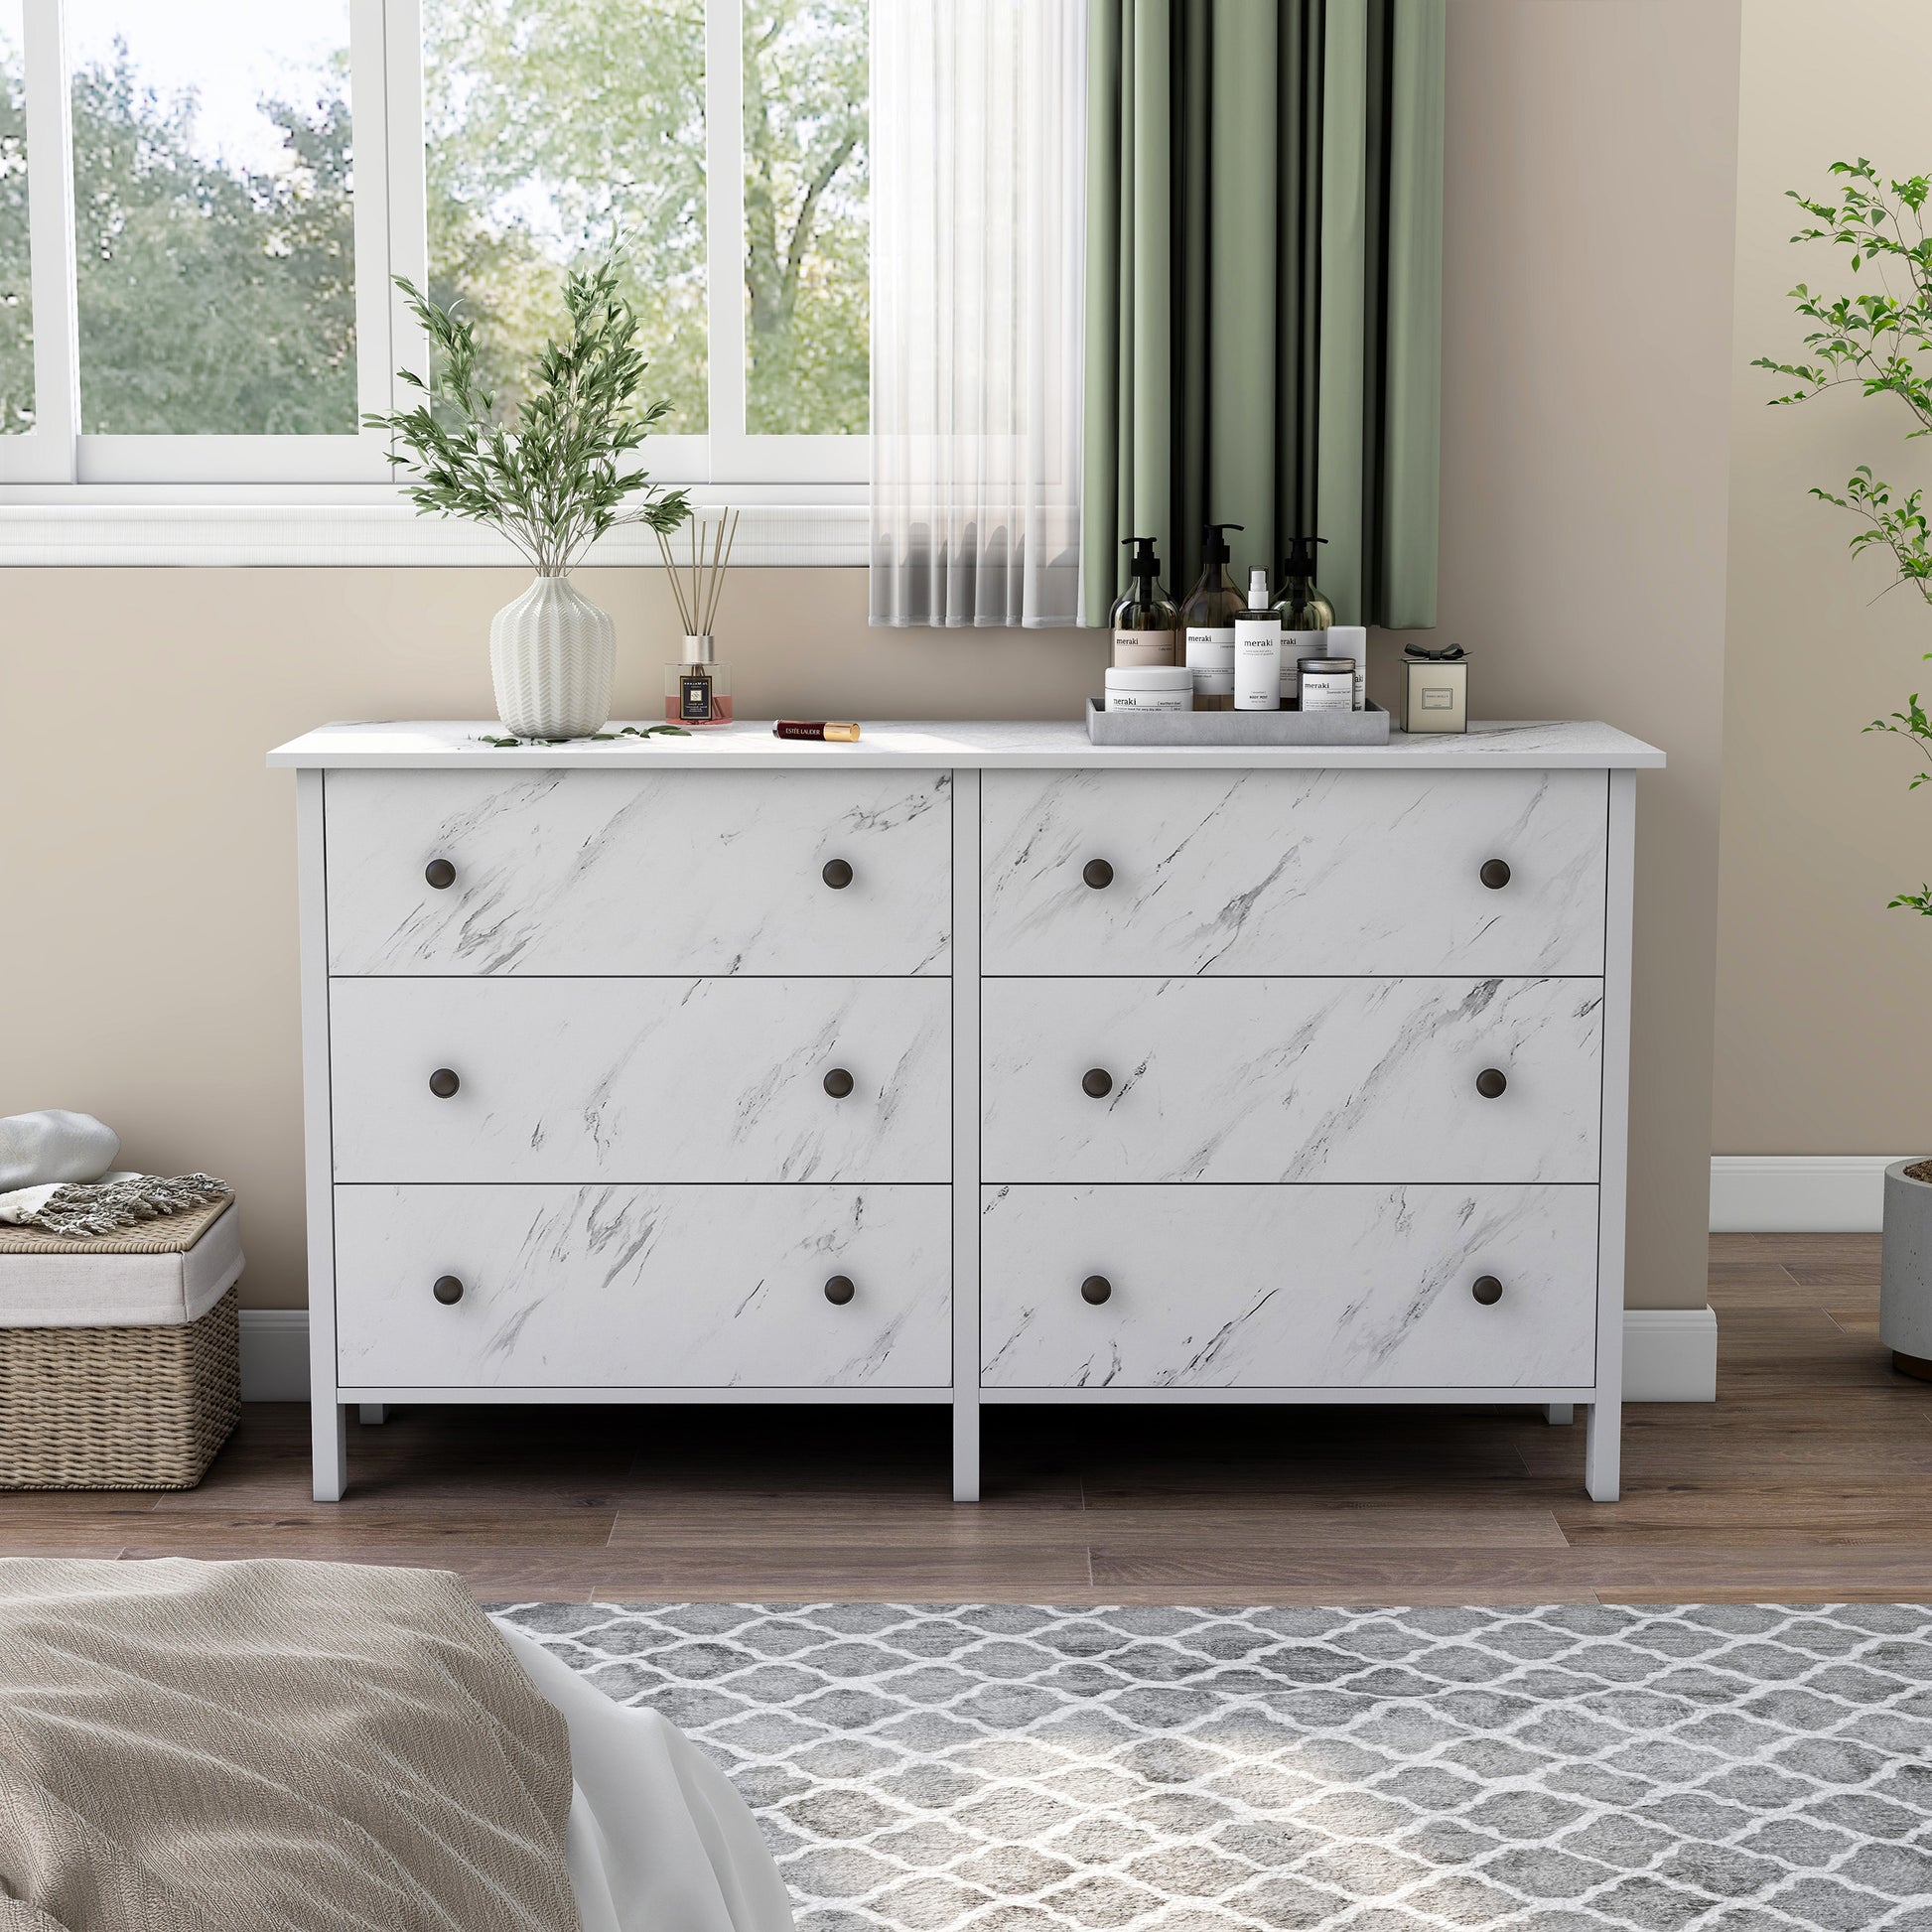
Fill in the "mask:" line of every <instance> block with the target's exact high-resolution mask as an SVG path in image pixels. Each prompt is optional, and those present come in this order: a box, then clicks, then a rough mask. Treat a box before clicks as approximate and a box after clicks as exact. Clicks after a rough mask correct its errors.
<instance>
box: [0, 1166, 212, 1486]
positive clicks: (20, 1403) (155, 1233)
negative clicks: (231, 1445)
mask: <svg viewBox="0 0 1932 1932" xmlns="http://www.w3.org/2000/svg"><path fill="white" fill-rule="evenodd" d="M227 1205H228V1204H227V1203H226V1202H225V1201H224V1202H221V1203H219V1204H216V1205H214V1206H211V1207H208V1208H202V1209H195V1210H192V1211H191V1212H190V1213H187V1214H180V1215H172V1216H168V1217H165V1218H164V1219H162V1220H158V1221H150V1222H146V1223H143V1224H141V1225H140V1226H138V1227H135V1228H130V1229H128V1230H126V1231H125V1233H124V1234H123V1235H119V1236H113V1237H101V1238H92V1239H84V1240H65V1239H63V1238H61V1237H59V1236H49V1235H45V1234H43V1233H41V1231H40V1230H38V1229H34V1228H16V1227H10V1228H7V1229H6V1230H5V1231H4V1233H3V1234H0V1250H4V1251H5V1253H6V1254H8V1255H29V1254H31V1255H34V1256H36V1257H38V1256H43V1255H76V1256H79V1255H89V1256H100V1257H106V1256H112V1255H133V1256H141V1255H148V1256H152V1255H156V1254H161V1255H168V1254H171V1253H172V1254H175V1255H180V1254H182V1253H183V1252H184V1251H185V1250H187V1249H189V1248H191V1247H197V1246H199V1245H200V1244H201V1242H202V1237H203V1236H204V1235H205V1234H206V1233H207V1229H208V1228H209V1226H210V1225H211V1224H212V1223H213V1222H214V1221H215V1220H217V1219H218V1218H219V1217H220V1215H221V1214H222V1212H223V1210H224V1209H225V1208H226V1207H227ZM203 1252H206V1249H205V1248H204V1249H203ZM239 1269H240V1255H239V1251H238V1250H233V1251H232V1260H231V1261H230V1262H229V1263H228V1265H227V1266H226V1267H225V1268H224V1269H223V1271H222V1272H223V1273H238V1272H239ZM219 1279H220V1276H218V1275H217V1276H215V1277H214V1278H213V1281H210V1282H209V1283H208V1286H209V1287H210V1288H211V1287H212V1286H213V1285H214V1281H218V1280H219ZM240 1341H241V1321H240V1317H239V1315H238V1314H237V1313H236V1305H235V1290H234V1288H233V1287H232V1286H230V1287H228V1288H227V1289H226V1290H225V1291H224V1292H223V1293H222V1295H221V1297H220V1299H219V1300H218V1301H216V1302H215V1304H214V1305H213V1307H211V1308H209V1309H208V1310H207V1312H206V1313H204V1314H201V1315H198V1316H197V1317H196V1318H195V1319H194V1320H192V1321H181V1320H173V1321H168V1320H162V1321H156V1320H148V1321H144V1322H126V1323H116V1324H114V1325H111V1326H93V1327H73V1328H68V1327H7V1326H0V1489H192V1488H193V1487H194V1486H195V1485H196V1483H198V1482H200V1481H201V1479H202V1475H203V1472H204V1471H205V1470H206V1469H207V1465H208V1464H209V1462H211V1461H212V1460H213V1459H214V1452H215V1450H216V1449H219V1448H220V1447H221V1445H222V1444H223V1443H225V1442H226V1441H227V1440H228V1436H229V1434H230V1433H231V1432H232V1430H233V1429H234V1426H235V1423H236V1421H237V1419H238V1418H239V1416H240V1414H241V1350H240Z"/></svg>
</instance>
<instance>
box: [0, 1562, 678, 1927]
mask: <svg viewBox="0 0 1932 1932" xmlns="http://www.w3.org/2000/svg"><path fill="white" fill-rule="evenodd" d="M570 1802H571V1774H570V1743H569V1736H568V1732H567V1730H566V1728H565V1724H564V1720H563V1719H562V1718H561V1717H559V1716H558V1714H557V1713H556V1711H554V1710H553V1709H552V1708H551V1707H550V1706H549V1705H548V1704H547V1703H545V1702H544V1700H543V1698H542V1697H541V1696H540V1695H539V1694H538V1692H537V1689H536V1687H535V1686H534V1685H533V1684H532V1683H531V1682H530V1680H529V1678H528V1677H527V1676H526V1675H525V1674H524V1671H523V1669H522V1667H521V1666H520V1665H519V1664H518V1663H517V1662H516V1660H515V1658H514V1657H513V1656H512V1655H511V1654H510V1651H509V1649H508V1647H507V1646H506V1645H505V1643H504V1641H503V1639H502V1637H501V1636H500V1635H498V1633H497V1632H496V1630H495V1629H494V1627H493V1626H492V1625H491V1624H490V1622H489V1619H488V1618H487V1617H485V1616H484V1615H483V1613H482V1612H481V1611H480V1610H479V1609H478V1608H477V1606H476V1605H475V1604H474V1603H473V1602H472V1601H471V1600H470V1593H469V1591H468V1590H467V1589H466V1588H465V1587H463V1585H462V1583H461V1582H459V1581H458V1579H456V1578H455V1577H451V1576H448V1575H445V1574H443V1573H440V1572H435V1571H426V1570H399V1569H391V1568H389V1567H388V1566H386V1565H382V1564H366V1565H365V1564H329V1563H292V1562H287V1561H283V1560H280V1559H271V1560H266V1561H257V1562H249V1563H193V1562H189V1561H186V1560H184V1559H181V1558H166V1559H162V1560H159V1561H151V1562H143V1563H113V1562H107V1561H93V1560H88V1559H81V1558H51V1559H7V1558H0V1928H5V1932H581V1920H580V1919H579V1916H578V1912H577V1907H576V1901H575V1899H574V1897H573V1894H572V1890H571V1882H570V1877H569V1873H568V1868H567V1866H566V1863H565V1854H564V1846H565V1819H566V1816H567V1814H568V1812H569V1810H570ZM686 1922H687V1923H688V1921H686ZM678 1924H679V1921H677V1920H675V1919H670V1918H667V1919H666V1921H665V1923H664V1926H663V1932H677V1928H678Z"/></svg>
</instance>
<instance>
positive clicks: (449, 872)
mask: <svg viewBox="0 0 1932 1932" xmlns="http://www.w3.org/2000/svg"><path fill="white" fill-rule="evenodd" d="M423 877H424V878H425V879H427V880H428V881H429V883H430V884H431V885H432V886H434V887H435V888H436V890H437V891H438V892H439V893H447V892H448V891H449V890H450V888H451V887H452V886H454V885H455V884H456V868H455V867H454V866H453V865H451V864H450V862H449V860H447V859H432V860H431V861H430V862H429V864H428V865H426V866H425V867H424V868H423Z"/></svg>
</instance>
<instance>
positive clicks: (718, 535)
mask: <svg viewBox="0 0 1932 1932" xmlns="http://www.w3.org/2000/svg"><path fill="white" fill-rule="evenodd" d="M738 515H739V513H738V511H737V510H720V511H719V512H718V521H717V522H716V523H715V524H714V525H712V526H711V529H710V532H709V536H708V537H707V532H706V529H705V523H704V512H703V511H702V510H700V511H697V512H695V513H694V514H693V515H692V516H691V517H690V518H688V519H687V522H686V528H687V529H689V530H690V532H691V561H690V564H689V570H690V573H691V575H690V582H689V583H688V584H687V583H686V581H685V578H684V575H683V573H684V570H685V568H686V566H684V565H682V564H680V563H679V562H678V561H677V558H676V555H675V554H674V553H673V551H672V549H671V540H670V538H669V537H667V536H666V535H665V534H664V532H663V531H662V530H659V531H658V532H657V533H656V534H657V549H658V553H659V554H660V555H661V556H662V557H663V559H664V574H665V575H666V576H667V577H668V578H669V579H670V580H671V595H672V596H673V597H674V598H676V599H677V614H678V618H679V620H680V621H682V623H683V625H684V634H685V635H686V636H687V637H709V636H710V635H711V625H712V621H713V620H714V619H715V618H716V617H717V615H718V600H719V598H720V597H722V596H723V595H724V589H725V569H726V566H727V565H729V564H730V562H731V560H732V546H733V544H735V543H736V542H737V541H738ZM707 550H708V552H709V554H707Z"/></svg>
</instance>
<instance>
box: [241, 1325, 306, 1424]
mask: <svg viewBox="0 0 1932 1932" xmlns="http://www.w3.org/2000/svg"><path fill="white" fill-rule="evenodd" d="M241 1399H242V1401H243V1402H307V1401H308V1399H309V1311H308V1310H307V1309H243V1310H242V1311H241Z"/></svg>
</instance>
